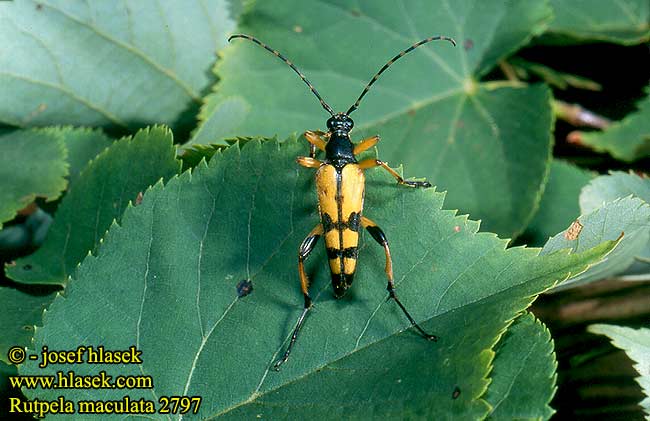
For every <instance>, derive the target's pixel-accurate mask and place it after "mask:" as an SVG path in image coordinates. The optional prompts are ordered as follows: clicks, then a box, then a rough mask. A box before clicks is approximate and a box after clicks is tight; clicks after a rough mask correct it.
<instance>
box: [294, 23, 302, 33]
mask: <svg viewBox="0 0 650 421" xmlns="http://www.w3.org/2000/svg"><path fill="white" fill-rule="evenodd" d="M293 32H295V33H297V34H300V33H302V26H300V25H296V26H294V27H293Z"/></svg>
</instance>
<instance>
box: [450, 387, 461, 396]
mask: <svg viewBox="0 0 650 421" xmlns="http://www.w3.org/2000/svg"><path fill="white" fill-rule="evenodd" d="M459 396H460V388H459V387H458V386H456V387H455V388H454V392H453V393H452V394H451V398H452V399H458V397H459Z"/></svg>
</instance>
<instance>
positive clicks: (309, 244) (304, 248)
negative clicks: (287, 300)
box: [273, 224, 323, 371]
mask: <svg viewBox="0 0 650 421" xmlns="http://www.w3.org/2000/svg"><path fill="white" fill-rule="evenodd" d="M322 235H323V226H322V225H321V224H318V225H316V227H315V228H314V229H313V230H311V232H310V233H309V235H307V237H306V238H305V239H304V240H303V241H302V243H301V244H300V248H299V249H298V275H299V276H300V287H301V289H302V295H303V297H304V298H305V305H304V308H303V310H302V313H301V314H300V317H299V318H298V322H297V323H296V327H295V328H294V330H293V334H292V335H291V341H290V342H289V346H288V347H287V350H286V351H285V353H284V355H283V356H282V358H280V359H279V360H278V361H276V363H275V364H274V365H273V368H274V369H275V370H276V371H278V370H279V369H280V366H281V365H282V364H284V362H285V361H287V359H288V358H289V354H291V349H292V348H293V344H295V343H296V339H297V338H298V333H299V332H300V328H301V327H302V324H303V322H304V321H305V317H306V316H307V313H308V312H309V310H310V309H311V297H310V296H309V278H307V274H306V273H305V265H304V263H303V262H304V261H305V259H307V257H309V255H310V254H311V252H312V251H313V250H314V246H316V243H317V242H318V239H319V238H320V237H321V236H322Z"/></svg>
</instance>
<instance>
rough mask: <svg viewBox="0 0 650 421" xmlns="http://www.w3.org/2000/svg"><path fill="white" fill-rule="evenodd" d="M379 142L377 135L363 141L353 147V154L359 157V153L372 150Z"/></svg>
mask: <svg viewBox="0 0 650 421" xmlns="http://www.w3.org/2000/svg"><path fill="white" fill-rule="evenodd" d="M377 142H379V135H375V136H373V137H369V138H367V139H363V140H362V141H360V142H359V143H357V144H356V145H355V146H354V154H355V155H359V154H360V153H361V152H365V151H367V150H368V149H370V148H372V147H373V146H375V145H376V144H377Z"/></svg>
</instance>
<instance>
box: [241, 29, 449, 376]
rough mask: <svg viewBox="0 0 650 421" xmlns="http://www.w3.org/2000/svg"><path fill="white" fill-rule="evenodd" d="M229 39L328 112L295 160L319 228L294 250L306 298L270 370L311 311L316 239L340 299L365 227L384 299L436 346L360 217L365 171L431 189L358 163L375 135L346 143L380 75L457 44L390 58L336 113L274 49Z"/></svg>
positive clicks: (382, 239)
mask: <svg viewBox="0 0 650 421" xmlns="http://www.w3.org/2000/svg"><path fill="white" fill-rule="evenodd" d="M234 38H243V39H247V40H249V41H252V42H254V43H255V44H257V45H259V46H260V47H262V48H264V49H265V50H267V51H269V52H270V53H271V54H273V55H275V56H276V57H277V58H279V59H280V60H282V61H283V62H285V63H286V64H287V65H288V66H289V67H291V69H292V70H293V71H294V72H296V73H297V74H298V76H299V77H300V79H302V81H303V82H305V83H306V84H307V86H308V87H309V90H311V92H312V93H313V94H314V95H315V96H316V98H318V100H319V101H320V103H321V106H322V107H323V108H324V109H325V111H327V112H328V113H329V114H330V115H331V117H330V118H329V119H328V120H327V132H322V131H311V130H309V131H306V132H305V134H304V136H305V139H307V141H308V142H309V156H308V157H307V156H301V157H298V158H297V159H296V161H297V162H298V164H300V165H302V166H303V167H307V168H314V169H316V170H317V171H316V190H317V192H318V209H319V213H320V223H318V224H317V225H316V227H315V228H314V229H313V230H311V232H310V233H309V235H307V237H306V238H305V239H304V240H303V242H302V244H300V247H299V250H298V274H299V276H300V286H301V288H302V293H303V296H304V299H305V303H304V307H303V311H302V313H301V314H300V317H299V318H298V322H297V323H296V327H295V328H294V330H293V334H292V335H291V341H290V342H289V346H288V347H287V350H286V351H285V353H284V355H283V356H282V358H280V359H279V360H278V361H276V363H275V364H274V368H275V369H276V370H278V369H279V368H280V366H281V365H282V364H284V362H286V361H287V359H288V358H289V354H291V350H292V349H293V345H294V344H295V342H296V339H297V338H298V333H299V332H300V328H301V327H302V325H303V322H304V321H305V317H306V316H307V313H308V312H309V310H310V309H311V307H312V300H311V297H310V295H309V279H308V277H307V274H306V273H305V267H304V261H305V259H307V257H308V256H309V255H310V254H311V252H312V250H313V249H314V247H315V246H316V243H317V242H318V239H319V238H320V237H322V236H325V247H326V249H327V257H328V259H329V267H330V273H331V275H332V286H333V288H334V296H335V297H336V298H341V297H343V295H344V294H345V292H346V291H347V290H348V288H350V286H351V285H352V280H353V278H354V273H355V271H356V268H357V257H358V253H359V249H358V245H359V229H360V227H363V228H365V229H366V230H367V231H368V233H369V234H370V235H371V236H372V238H374V239H375V241H377V242H378V243H379V244H380V245H381V246H382V247H383V248H384V252H385V254H386V267H385V271H386V276H387V278H388V286H387V288H386V289H387V290H388V294H389V297H388V299H393V300H394V301H395V302H396V303H397V305H398V306H399V308H400V309H402V312H404V315H405V316H406V318H407V319H408V320H409V322H411V325H412V326H413V327H415V328H416V329H417V330H418V331H419V332H420V333H421V334H422V336H424V337H425V338H426V339H428V340H432V341H435V340H436V339H437V337H436V336H434V335H430V334H428V333H427V332H425V331H424V330H423V329H422V328H421V327H420V326H419V325H418V324H417V322H416V321H415V319H413V317H412V316H411V315H410V314H409V312H408V311H407V310H406V307H404V304H402V302H401V301H400V300H399V298H397V295H396V294H395V284H394V282H393V263H392V259H391V255H390V248H389V247H388V240H387V239H386V235H385V234H384V232H383V231H382V230H381V228H379V227H378V226H377V224H375V223H374V222H373V221H372V220H370V219H368V218H366V217H365V216H363V215H362V213H363V199H364V192H365V176H364V170H367V169H370V168H375V167H382V168H383V169H385V170H386V171H388V172H389V173H390V174H391V175H392V176H393V177H395V179H396V180H397V183H398V184H402V185H405V186H410V187H431V184H429V183H428V182H426V181H409V180H404V179H403V178H402V176H400V175H399V174H398V173H397V171H395V170H394V169H392V168H391V167H389V166H388V164H387V163H386V162H384V161H381V160H379V159H372V158H369V159H364V160H361V161H357V159H356V155H358V154H360V153H362V152H364V151H366V150H368V149H370V148H372V147H373V146H375V145H376V144H377V142H379V136H378V135H375V136H372V137H369V138H367V139H363V140H361V141H360V142H359V143H357V144H354V143H352V141H351V140H350V131H351V130H352V128H353V127H354V121H352V119H351V118H350V114H351V113H352V112H354V111H355V110H356V109H357V108H358V107H359V103H360V102H361V99H362V98H363V97H364V96H365V95H366V93H368V90H370V87H371V86H372V85H373V84H374V83H375V82H376V81H377V79H378V78H379V76H380V75H381V74H382V73H383V72H384V71H385V70H386V69H388V67H390V65H392V64H393V63H394V62H395V61H397V60H398V59H400V58H401V57H403V56H404V55H405V54H407V53H409V52H411V51H413V50H415V49H416V48H417V47H419V46H421V45H424V44H426V43H428V42H431V41H437V40H445V41H449V42H451V43H452V44H453V45H454V46H455V45H456V42H455V41H454V40H453V38H449V37H446V36H434V37H429V38H425V39H423V40H421V41H418V42H416V43H415V44H413V45H411V46H410V47H409V48H407V49H405V50H402V51H400V52H399V54H397V55H396V56H395V57H393V58H392V59H390V60H388V62H387V63H386V64H384V66H383V67H382V68H381V69H379V71H378V72H377V73H376V74H375V75H374V76H373V77H372V79H371V80H370V82H368V84H367V85H366V86H365V88H364V89H363V91H362V92H361V95H359V98H357V100H356V101H355V103H354V104H352V106H351V107H350V108H349V109H348V110H347V111H346V112H339V113H335V112H334V110H332V107H330V106H329V105H328V104H327V102H325V100H323V98H322V97H321V96H320V94H319V93H318V91H317V90H316V88H314V86H313V85H312V84H311V82H309V80H307V78H306V77H305V75H303V74H302V72H301V71H300V70H298V68H297V67H296V66H295V65H294V64H293V63H292V62H291V61H289V60H287V59H286V58H285V57H284V56H283V55H282V54H280V53H279V52H278V51H277V50H274V49H273V48H271V47H269V46H267V45H266V44H264V43H263V42H261V41H260V40H258V39H257V38H255V37H252V36H250V35H245V34H235V35H232V36H230V38H228V41H229V42H230V41H231V40H232V39H234ZM317 149H319V150H321V151H323V152H325V159H323V160H319V159H316V150H317Z"/></svg>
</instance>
